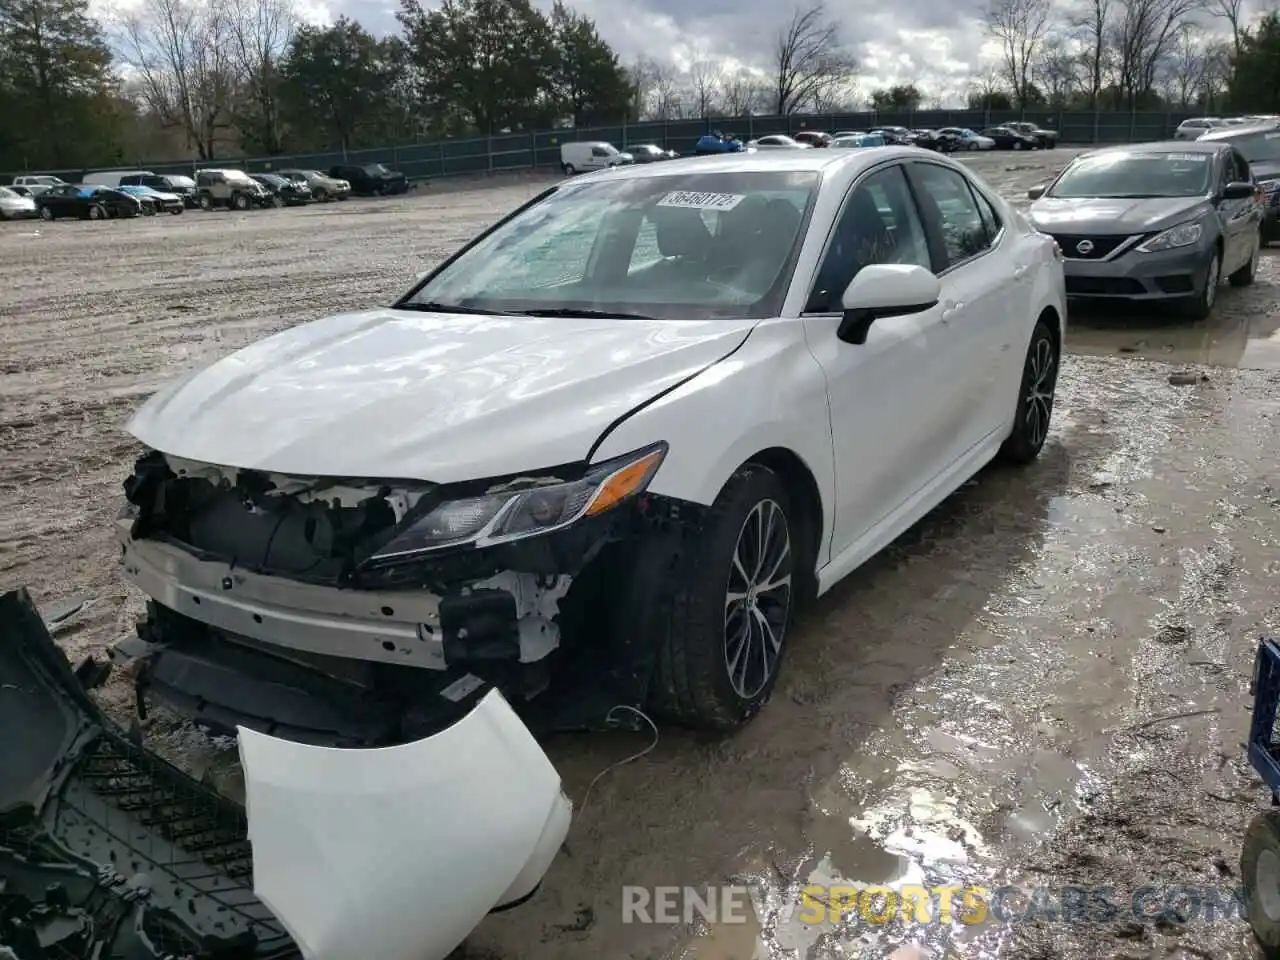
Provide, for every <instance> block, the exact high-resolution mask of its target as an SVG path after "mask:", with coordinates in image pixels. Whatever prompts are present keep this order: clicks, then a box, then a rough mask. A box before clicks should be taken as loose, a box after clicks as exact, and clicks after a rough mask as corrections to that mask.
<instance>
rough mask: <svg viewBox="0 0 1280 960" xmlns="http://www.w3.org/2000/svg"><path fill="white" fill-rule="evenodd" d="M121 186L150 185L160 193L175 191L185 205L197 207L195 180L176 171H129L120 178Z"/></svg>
mask: <svg viewBox="0 0 1280 960" xmlns="http://www.w3.org/2000/svg"><path fill="white" fill-rule="evenodd" d="M120 186H122V187H150V188H151V189H152V190H158V191H160V192H161V193H176V194H177V195H178V196H180V197H181V198H182V202H183V204H184V205H185V206H187V207H198V206H199V205H200V203H199V201H198V200H196V182H195V181H194V180H192V179H191V178H190V177H184V176H181V175H180V174H176V173H131V174H129V175H128V176H125V177H121V178H120Z"/></svg>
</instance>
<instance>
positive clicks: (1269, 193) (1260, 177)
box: [1197, 120, 1280, 246]
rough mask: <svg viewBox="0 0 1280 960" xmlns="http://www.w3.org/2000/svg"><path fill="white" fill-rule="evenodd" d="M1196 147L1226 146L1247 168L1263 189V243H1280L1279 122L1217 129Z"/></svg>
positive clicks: (1205, 135)
mask: <svg viewBox="0 0 1280 960" xmlns="http://www.w3.org/2000/svg"><path fill="white" fill-rule="evenodd" d="M1197 142H1199V143H1229V144H1231V146H1232V147H1234V148H1235V149H1236V150H1238V151H1239V152H1240V155H1241V156H1242V157H1244V159H1245V160H1246V161H1247V162H1248V164H1249V172H1250V173H1251V174H1252V175H1253V179H1254V181H1255V182H1256V183H1257V184H1258V186H1259V187H1261V188H1262V194H1263V206H1264V209H1263V221H1262V243H1263V245H1264V246H1265V245H1266V244H1268V243H1274V242H1275V241H1277V240H1280V120H1260V121H1255V122H1254V123H1251V124H1243V125H1240V126H1234V127H1216V128H1214V129H1213V130H1210V131H1209V132H1208V133H1206V134H1204V135H1203V136H1202V137H1200V139H1199V140H1198V141H1197Z"/></svg>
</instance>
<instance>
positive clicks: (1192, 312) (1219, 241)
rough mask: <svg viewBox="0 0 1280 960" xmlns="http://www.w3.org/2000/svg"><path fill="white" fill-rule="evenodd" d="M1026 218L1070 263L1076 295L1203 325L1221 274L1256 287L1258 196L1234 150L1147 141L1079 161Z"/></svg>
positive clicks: (1046, 188) (1037, 192)
mask: <svg viewBox="0 0 1280 960" xmlns="http://www.w3.org/2000/svg"><path fill="white" fill-rule="evenodd" d="M1028 196H1029V197H1030V198H1031V199H1032V200H1033V201H1034V202H1033V203H1032V205H1031V210H1030V218H1031V222H1032V223H1034V224H1035V226H1036V228H1037V229H1039V230H1041V231H1043V232H1045V233H1047V234H1050V235H1051V236H1052V237H1053V238H1054V239H1055V240H1056V241H1057V242H1058V246H1059V247H1061V248H1062V252H1063V254H1064V256H1065V257H1066V278H1067V293H1068V295H1069V296H1072V297H1080V298H1098V297H1108V298H1111V297H1120V298H1124V299H1128V300H1132V301H1137V302H1147V303H1151V304H1166V305H1177V306H1178V307H1179V308H1180V309H1181V311H1182V313H1183V315H1184V316H1186V317H1188V318H1189V319H1193V320H1202V319H1204V318H1205V317H1207V316H1208V315H1209V313H1210V311H1211V310H1212V309H1213V305H1214V303H1215V302H1216V300H1217V292H1218V286H1219V285H1220V284H1221V282H1222V278H1223V277H1224V276H1226V277H1229V278H1230V280H1231V283H1232V284H1233V285H1234V286H1247V285H1248V284H1251V283H1253V279H1254V275H1255V273H1256V272H1257V268H1258V251H1259V248H1260V246H1261V236H1260V227H1261V224H1262V211H1263V207H1262V203H1261V191H1260V190H1259V188H1258V186H1257V184H1255V183H1254V182H1253V179H1252V176H1251V175H1250V172H1249V164H1248V162H1247V161H1246V160H1245V159H1244V156H1243V155H1242V154H1241V153H1240V152H1239V151H1238V150H1236V149H1235V148H1234V147H1233V146H1232V145H1231V144H1230V143H1224V142H1217V143H1215V142H1204V141H1195V142H1178V141H1166V142H1164V143H1142V144H1132V145H1125V146H1119V147H1109V148H1107V149H1103V150H1095V151H1092V152H1090V153H1086V154H1082V155H1080V156H1079V157H1077V158H1076V159H1075V160H1073V161H1072V162H1071V163H1070V164H1069V165H1068V166H1067V168H1066V169H1065V170H1063V171H1062V173H1060V174H1059V175H1058V176H1057V178H1055V179H1054V180H1053V181H1052V182H1051V183H1049V184H1048V185H1042V186H1038V187H1033V188H1032V189H1031V191H1030V192H1029V193H1028Z"/></svg>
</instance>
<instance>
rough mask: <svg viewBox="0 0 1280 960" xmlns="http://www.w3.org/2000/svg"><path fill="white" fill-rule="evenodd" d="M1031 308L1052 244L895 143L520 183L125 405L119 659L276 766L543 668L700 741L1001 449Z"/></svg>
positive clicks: (1030, 417) (451, 708)
mask: <svg viewBox="0 0 1280 960" xmlns="http://www.w3.org/2000/svg"><path fill="white" fill-rule="evenodd" d="M1065 317H1066V310H1065V306H1064V294H1063V267H1062V262H1061V260H1060V255H1059V252H1058V250H1057V247H1056V246H1055V244H1054V243H1053V241H1052V240H1051V239H1050V238H1048V237H1046V236H1044V235H1043V234H1040V233H1037V232H1036V231H1035V230H1034V229H1032V228H1031V227H1030V226H1029V225H1028V223H1027V221H1026V220H1024V219H1023V217H1022V216H1021V215H1020V214H1019V213H1018V212H1017V211H1015V210H1014V209H1013V208H1012V207H1011V206H1009V205H1008V204H1007V203H1006V202H1005V201H1004V200H1003V199H1001V198H1000V197H999V196H998V195H997V194H996V193H994V192H993V191H992V190H991V189H990V188H988V187H987V186H986V185H985V184H984V183H982V182H981V181H980V180H978V179H977V178H976V177H975V176H974V175H973V174H972V172H970V171H969V170H967V169H966V168H965V167H964V166H962V165H960V164H958V163H955V162H952V161H950V160H949V159H947V158H945V157H941V156H939V155H937V154H934V153H929V152H925V151H922V150H918V149H915V148H896V147H895V148H885V149H881V150H875V151H830V150H804V151H800V150H797V151H777V152H773V153H768V154H766V153H761V154H752V155H749V156H742V155H735V156H726V157H717V158H696V159H688V160H677V161H672V162H670V163H665V164H655V165H646V166H637V167H634V168H627V169H624V170H618V171H610V172H603V171H602V172H600V173H596V174H588V175H586V176H583V177H579V178H575V179H574V180H572V181H570V182H566V183H563V184H558V185H557V186H555V187H553V188H551V189H549V190H548V191H546V192H545V193H543V194H541V195H540V196H538V197H536V198H535V199H534V200H532V201H531V202H529V203H527V204H526V205H524V206H523V207H521V208H520V209H518V210H516V211H515V212H513V213H512V214H511V215H509V216H508V217H507V218H506V219H504V220H502V221H501V222H499V223H498V224H496V225H495V226H493V227H492V228H490V229H489V230H488V231H486V232H485V233H484V234H482V235H481V236H479V237H478V238H477V239H475V240H474V241H472V242H471V243H470V244H468V245H467V246H466V247H465V248H464V249H462V250H461V251H459V252H458V253H457V254H455V255H454V256H453V257H451V258H450V259H448V260H446V261H445V262H444V263H442V264H440V265H439V266H438V267H437V268H436V269H435V270H433V271H431V272H430V273H429V274H427V275H425V276H424V277H422V278H421V279H420V280H419V281H418V282H417V283H416V284H415V285H414V286H413V287H412V288H411V289H410V290H409V291H408V292H407V293H406V294H405V295H404V296H403V297H402V298H401V299H400V300H398V301H397V302H396V303H394V304H393V305H392V306H390V307H388V308H382V309H373V310H368V311H364V312H360V313H350V314H341V315H338V316H332V317H328V318H326V319H322V320H316V321H314V322H311V323H308V324H304V325H302V326H298V327H294V328H293V329H290V330H286V331H284V332H282V333H278V334H276V335H274V336H272V337H269V338H267V339H265V340H263V341H261V342H258V343H256V344H254V345H251V346H249V347H246V348H244V349H242V350H240V351H238V352H236V353H234V354H232V355H230V356H228V357H226V358H224V359H222V360H219V361H217V362H215V363H213V364H212V365H210V366H208V367H207V368H205V369H203V370H200V371H198V372H196V373H194V374H192V375H190V376H188V377H186V378H185V379H184V380H182V381H181V382H179V383H177V384H175V385H173V386H171V387H169V388H167V389H164V390H162V391H161V392H160V393H158V394H157V395H155V396H154V397H152V398H151V399H150V400H149V401H148V402H147V403H146V404H145V405H144V406H143V407H142V408H141V409H140V410H139V411H138V412H137V414H136V415H135V416H134V418H133V420H132V421H131V423H130V424H129V430H130V432H131V433H132V434H133V436H134V437H136V438H137V439H138V440H140V441H141V442H142V443H143V444H145V445H146V447H148V448H149V450H150V452H149V453H147V454H146V455H145V456H143V457H142V458H141V459H140V460H139V462H138V464H137V468H136V470H135V473H134V474H133V476H132V477H131V478H130V479H129V480H128V481H127V483H126V494H127V501H128V502H127V504H126V506H125V508H124V510H123V511H122V512H121V515H120V518H119V520H118V521H117V526H118V535H119V541H120V549H121V554H122V556H121V562H122V564H123V568H124V572H125V575H126V576H127V577H128V578H129V579H130V580H131V581H132V582H133V583H134V584H136V585H137V586H138V587H140V588H141V589H142V590H143V591H144V592H145V593H146V594H147V595H148V596H149V597H150V598H151V599H152V601H153V602H152V603H151V604H150V607H149V614H148V618H147V620H146V622H144V623H143V624H142V625H141V628H140V636H139V638H138V639H137V640H130V641H127V642H125V643H123V644H122V645H121V650H120V651H119V652H120V655H122V656H128V657H134V658H142V659H144V660H145V661H146V664H147V669H146V670H145V671H144V676H145V677H146V684H147V690H148V692H149V693H151V694H154V695H158V696H161V697H164V698H166V699H168V700H169V701H170V702H172V703H175V704H176V705H177V706H178V707H179V708H180V709H183V710H185V711H186V712H188V713H191V714H193V715H196V716H197V718H198V719H201V720H203V721H205V722H207V723H209V724H211V725H214V726H219V725H221V726H222V727H224V728H227V729H230V728H232V727H234V726H235V725H237V724H241V723H245V722H246V720H248V721H249V722H250V723H251V725H256V726H258V727H259V728H262V729H267V728H270V729H272V730H276V731H285V732H287V733H288V735H289V736H291V737H293V738H295V739H299V740H306V741H309V742H322V743H329V742H353V743H362V744H375V745H376V744H387V743H398V742H405V741H406V740H410V739H412V738H413V737H414V736H415V735H417V734H418V733H421V732H422V731H423V730H426V729H428V728H431V729H434V728H436V727H433V726H432V725H433V724H436V725H437V726H438V723H439V721H438V720H437V719H427V718H434V717H436V716H437V711H436V707H441V708H442V710H443V713H441V714H439V715H440V716H444V717H446V719H447V718H451V717H453V718H456V716H458V715H460V712H465V710H466V709H467V708H468V706H469V705H470V704H473V703H475V702H478V701H479V699H480V698H481V697H483V696H484V695H485V693H486V691H487V690H489V689H491V688H492V687H495V686H496V687H497V688H498V689H499V690H500V691H501V692H502V693H503V694H504V695H505V697H506V698H507V699H508V700H509V701H510V702H512V703H513V705H515V706H517V708H520V707H522V706H523V705H526V704H530V703H534V702H536V701H537V700H538V699H539V697H540V696H541V695H542V694H543V693H544V692H546V691H548V690H551V691H553V692H556V691H560V692H563V691H565V690H567V689H573V685H572V684H569V683H568V682H567V681H566V680H565V679H564V678H566V677H573V678H575V680H576V681H579V683H578V687H577V689H578V690H582V691H586V692H584V693H581V694H580V695H579V694H571V695H570V699H573V698H574V697H577V700H578V705H579V707H580V708H581V706H582V704H583V703H586V702H591V703H593V704H596V706H598V708H599V709H598V711H597V709H596V706H591V707H590V708H589V709H587V712H591V713H595V714H597V715H602V714H603V713H604V711H605V710H607V709H608V708H609V707H610V706H612V705H614V704H618V703H629V704H633V705H636V706H641V705H644V706H647V707H649V708H650V709H652V710H654V711H655V712H657V713H659V714H661V715H662V716H665V717H667V718H671V719H675V720H678V721H680V722H684V723H688V724H692V725H697V726H703V727H710V728H716V729H731V728H734V727H736V726H738V725H740V724H742V723H744V722H745V721H747V720H748V719H749V718H750V717H751V716H752V715H753V714H754V713H755V712H756V711H757V710H758V709H759V708H760V707H761V706H762V705H763V704H764V702H765V701H766V700H767V698H768V696H769V693H770V690H771V689H772V688H773V686H774V683H775V681H776V679H777V676H778V671H779V667H780V664H781V661H782V659H783V655H784V653H785V651H786V645H787V644H786V640H787V635H788V632H789V629H790V628H791V625H792V623H793V620H794V618H795V615H796V613H797V610H798V609H800V608H801V607H802V606H803V604H804V603H805V602H806V601H807V600H808V599H810V598H812V597H814V596H815V595H818V594H821V593H823V592H824V591H826V590H828V589H829V588H830V587H831V586H832V585H833V584H835V583H836V582H837V581H839V580H840V579H841V578H842V577H844V576H845V575H847V574H848V573H849V572H850V571H852V570H853V569H855V568H856V567H858V566H859V565H860V564H861V563H863V562H864V561H866V560H867V559H868V558H869V557H871V556H872V555H873V554H875V553H876V552H877V551H879V550H880V549H881V548H883V547H884V546H885V545H887V544H888V543H889V542H890V541H892V540H893V539H894V538H895V537H897V536H898V535H899V534H900V533H902V532H903V531H904V530H906V529H907V528H908V527H909V526H910V525H912V524H913V523H914V522H915V521H917V520H918V519H919V518H920V517H921V516H923V515H924V514H925V513H926V512H927V511H929V510H930V509H932V508H933V507H934V506H935V505H936V504H938V503H939V502H940V501H941V500H943V499H944V498H945V497H946V496H947V495H948V494H950V493H951V492H952V491H953V490H955V489H956V488H957V487H959V486H960V485H961V484H962V483H963V482H964V481H965V480H967V479H968V478H969V477H971V476H972V475H973V474H974V473H975V472H976V471H977V470H978V469H979V468H980V467H982V466H983V465H984V464H985V463H987V462H988V461H990V460H992V459H993V458H995V457H996V456H997V455H1001V456H1003V457H1004V459H1006V460H1010V461H1013V462H1020V463H1025V462H1029V461H1031V460H1033V459H1034V458H1035V457H1036V455H1037V454H1038V452H1039V451H1040V448H1041V446H1042V445H1043V444H1044V442H1045V437H1046V434H1047V432H1048V429H1049V421H1050V416H1051V413H1052V409H1053V397H1054V388H1055V384H1056V378H1057V373H1058V363H1059V357H1060V354H1061V349H1062V338H1063V333H1064V322H1065ZM282 690H288V691H290V694H289V695H288V696H282V695H281V691H282ZM580 712H581V710H580Z"/></svg>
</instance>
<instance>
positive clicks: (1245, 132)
mask: <svg viewBox="0 0 1280 960" xmlns="http://www.w3.org/2000/svg"><path fill="white" fill-rule="evenodd" d="M1277 127H1280V120H1256V121H1254V122H1253V123H1249V124H1236V125H1235V126H1233V127H1219V128H1218V129H1216V130H1212V131H1210V132H1209V133H1206V134H1205V135H1204V136H1202V137H1200V139H1198V140H1195V141H1193V142H1195V143H1213V142H1218V143H1230V142H1231V141H1232V140H1234V139H1236V138H1237V137H1247V136H1250V135H1251V134H1255V133H1271V132H1272V131H1274V130H1275V129H1276V128H1277Z"/></svg>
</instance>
